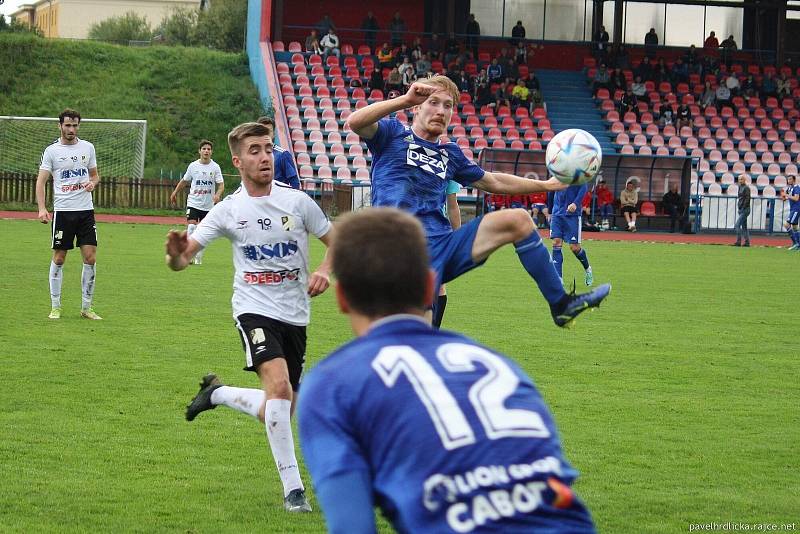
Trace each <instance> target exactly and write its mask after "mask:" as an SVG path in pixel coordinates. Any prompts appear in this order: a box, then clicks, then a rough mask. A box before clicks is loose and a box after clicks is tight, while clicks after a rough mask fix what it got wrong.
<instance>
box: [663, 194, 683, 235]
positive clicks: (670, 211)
mask: <svg viewBox="0 0 800 534" xmlns="http://www.w3.org/2000/svg"><path fill="white" fill-rule="evenodd" d="M661 207H662V208H664V213H666V214H667V215H669V231H670V233H673V232H674V231H675V226H676V225H677V224H678V217H680V216H681V215H683V200H682V199H681V195H680V193H678V184H675V183H673V184H672V185H670V187H669V191H667V192H666V193H664V197H663V198H662V199H661Z"/></svg>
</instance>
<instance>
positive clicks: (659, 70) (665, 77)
mask: <svg viewBox="0 0 800 534" xmlns="http://www.w3.org/2000/svg"><path fill="white" fill-rule="evenodd" d="M671 78H672V75H671V74H670V72H669V68H667V63H666V62H665V61H664V58H663V57H662V58H659V60H658V63H657V64H656V66H655V68H654V69H653V81H654V82H655V83H656V84H659V83H661V82H669V81H670V80H671Z"/></svg>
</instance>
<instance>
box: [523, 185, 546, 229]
mask: <svg viewBox="0 0 800 534" xmlns="http://www.w3.org/2000/svg"><path fill="white" fill-rule="evenodd" d="M528 205H529V206H530V208H531V217H532V218H533V224H534V225H535V226H536V228H546V227H547V226H549V224H550V211H549V210H548V209H547V193H545V192H541V193H533V194H531V195H529V197H528ZM539 215H542V216H543V217H544V221H543V222H540V220H539Z"/></svg>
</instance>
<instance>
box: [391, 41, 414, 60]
mask: <svg viewBox="0 0 800 534" xmlns="http://www.w3.org/2000/svg"><path fill="white" fill-rule="evenodd" d="M406 58H407V59H408V60H409V62H410V61H411V50H410V49H409V48H408V47H407V46H406V44H405V43H401V44H400V49H399V50H398V51H397V52H396V53H395V55H394V62H395V64H402V63H403V60H404V59H406Z"/></svg>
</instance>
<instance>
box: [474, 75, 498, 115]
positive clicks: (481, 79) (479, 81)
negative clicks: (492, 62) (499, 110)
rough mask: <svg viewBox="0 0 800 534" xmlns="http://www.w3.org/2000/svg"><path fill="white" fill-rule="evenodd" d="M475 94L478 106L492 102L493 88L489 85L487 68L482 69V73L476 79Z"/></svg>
mask: <svg viewBox="0 0 800 534" xmlns="http://www.w3.org/2000/svg"><path fill="white" fill-rule="evenodd" d="M474 85H475V95H474V97H473V100H474V101H475V105H476V106H486V105H488V104H492V103H493V102H494V99H493V98H492V90H491V88H490V87H489V78H488V77H487V75H486V69H481V72H480V74H478V77H477V78H476V79H475V84H474Z"/></svg>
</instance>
